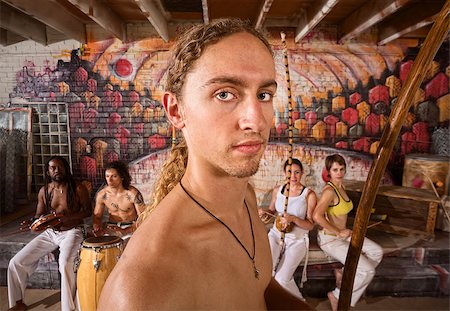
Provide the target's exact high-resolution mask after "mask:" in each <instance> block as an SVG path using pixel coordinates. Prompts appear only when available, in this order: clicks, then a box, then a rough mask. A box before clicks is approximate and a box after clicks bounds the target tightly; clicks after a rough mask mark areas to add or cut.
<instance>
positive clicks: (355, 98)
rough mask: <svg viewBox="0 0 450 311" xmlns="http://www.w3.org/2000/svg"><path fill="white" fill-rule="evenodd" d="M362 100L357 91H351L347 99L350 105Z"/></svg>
mask: <svg viewBox="0 0 450 311" xmlns="http://www.w3.org/2000/svg"><path fill="white" fill-rule="evenodd" d="M361 100H362V97H361V94H359V93H353V94H352V95H350V98H349V101H350V105H352V106H356V105H357V104H359V103H360V102H361Z"/></svg>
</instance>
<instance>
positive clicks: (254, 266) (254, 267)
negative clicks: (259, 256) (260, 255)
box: [253, 260, 259, 280]
mask: <svg viewBox="0 0 450 311" xmlns="http://www.w3.org/2000/svg"><path fill="white" fill-rule="evenodd" d="M253 272H254V273H255V278H256V279H258V280H259V270H258V269H257V268H256V265H255V261H254V260H253Z"/></svg>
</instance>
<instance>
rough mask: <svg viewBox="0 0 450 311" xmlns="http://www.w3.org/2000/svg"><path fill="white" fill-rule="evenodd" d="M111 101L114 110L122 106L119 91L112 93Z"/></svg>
mask: <svg viewBox="0 0 450 311" xmlns="http://www.w3.org/2000/svg"><path fill="white" fill-rule="evenodd" d="M112 100H113V101H112V107H113V108H114V109H118V108H120V107H122V106H123V103H122V94H120V92H119V91H114V93H113V98H112Z"/></svg>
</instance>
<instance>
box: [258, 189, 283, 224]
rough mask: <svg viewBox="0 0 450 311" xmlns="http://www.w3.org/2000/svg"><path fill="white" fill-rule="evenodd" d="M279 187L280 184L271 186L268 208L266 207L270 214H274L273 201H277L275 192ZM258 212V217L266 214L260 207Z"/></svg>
mask: <svg viewBox="0 0 450 311" xmlns="http://www.w3.org/2000/svg"><path fill="white" fill-rule="evenodd" d="M279 188H280V186H276V187H275V188H273V190H272V198H271V200H270V204H269V208H268V209H267V211H268V212H269V213H271V214H272V215H274V214H275V211H276V210H275V202H276V201H277V192H278V189H279ZM258 214H259V217H263V216H264V215H265V214H266V212H265V211H264V210H263V209H262V208H260V209H258Z"/></svg>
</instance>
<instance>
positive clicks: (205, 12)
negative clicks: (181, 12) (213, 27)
mask: <svg viewBox="0 0 450 311" xmlns="http://www.w3.org/2000/svg"><path fill="white" fill-rule="evenodd" d="M202 12H203V23H204V24H205V25H208V24H209V7H208V0H202Z"/></svg>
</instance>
